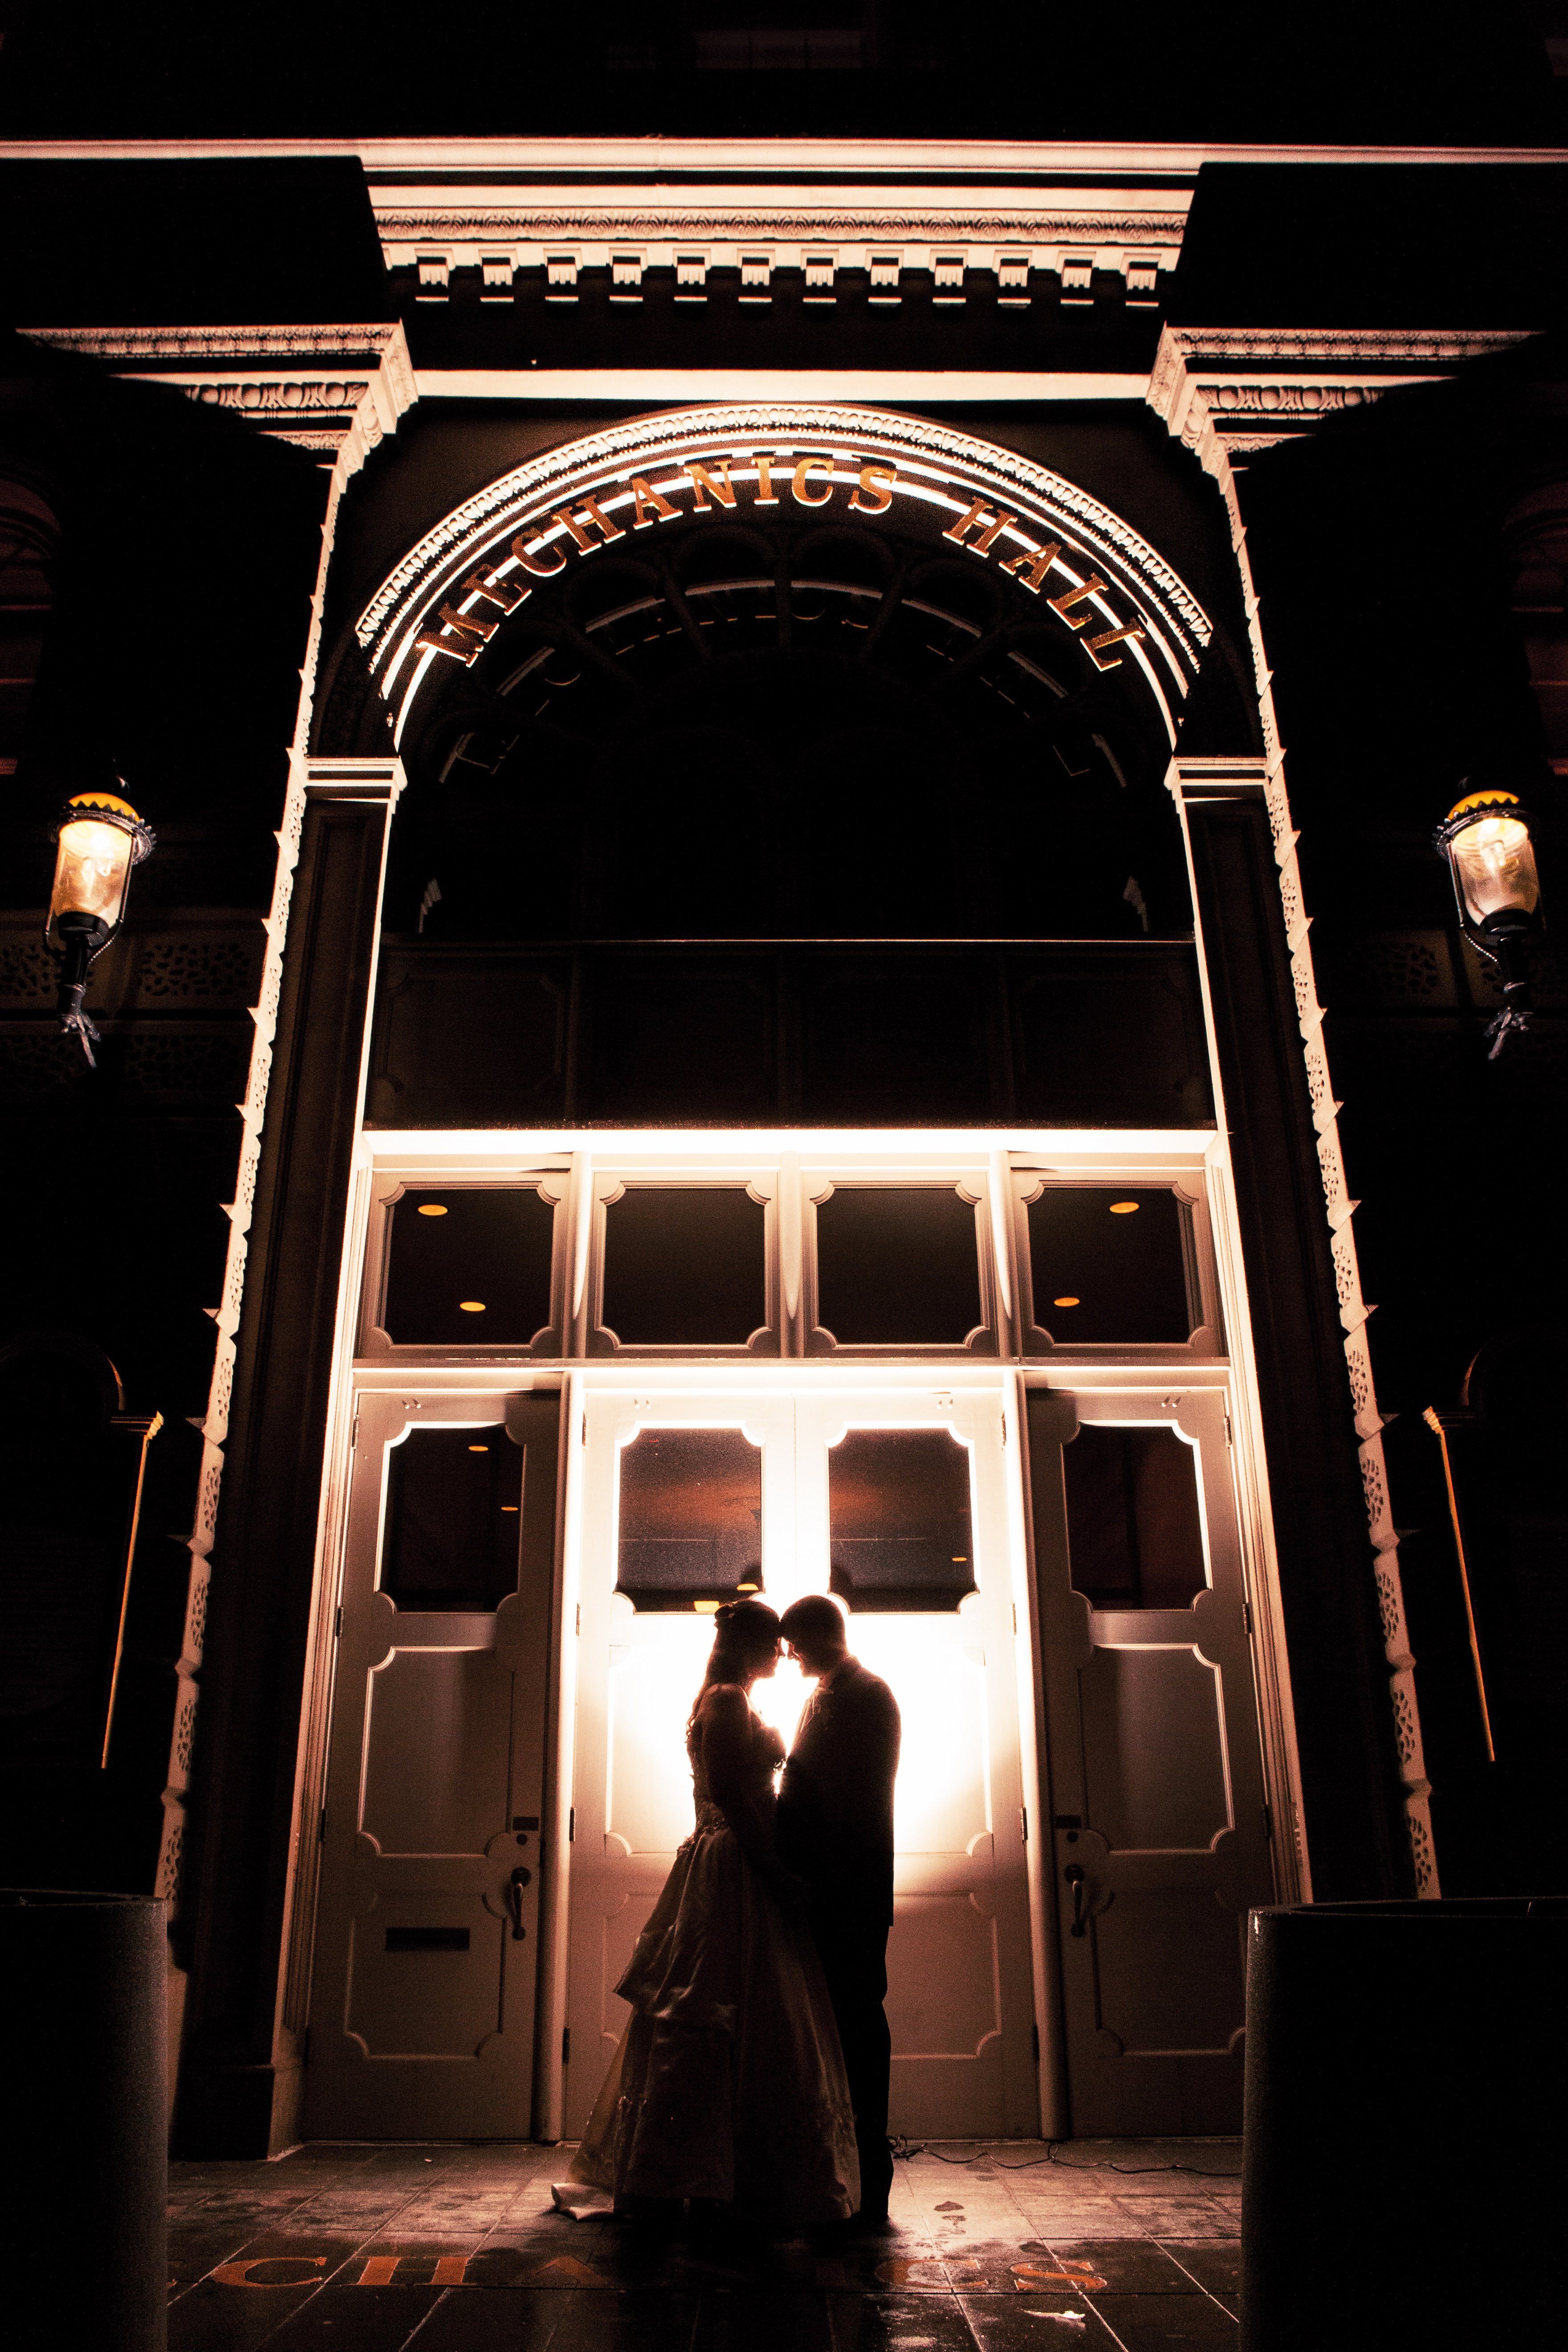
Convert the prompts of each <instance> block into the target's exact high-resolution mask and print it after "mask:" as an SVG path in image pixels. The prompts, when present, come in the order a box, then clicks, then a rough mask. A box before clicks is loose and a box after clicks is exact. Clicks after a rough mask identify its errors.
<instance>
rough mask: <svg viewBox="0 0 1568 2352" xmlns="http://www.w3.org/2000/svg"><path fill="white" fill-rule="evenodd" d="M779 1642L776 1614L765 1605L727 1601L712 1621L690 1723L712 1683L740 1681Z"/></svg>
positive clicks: (764, 1603)
mask: <svg viewBox="0 0 1568 2352" xmlns="http://www.w3.org/2000/svg"><path fill="white" fill-rule="evenodd" d="M778 1639H779V1613H778V1612H777V1610H773V1609H769V1607H768V1603H767V1601H725V1602H724V1603H723V1604H722V1606H721V1607H720V1608H719V1610H718V1611H717V1612H716V1615H715V1618H714V1621H713V1647H712V1649H711V1650H710V1651H709V1652H708V1658H707V1664H706V1667H705V1669H704V1671H703V1679H702V1689H701V1690H699V1691H698V1693H697V1695H696V1697H695V1699H694V1700H693V1702H692V1721H693V1722H695V1720H696V1712H697V1709H698V1707H699V1706H701V1705H702V1703H703V1691H706V1690H711V1689H712V1688H713V1686H714V1685H715V1684H716V1683H737V1682H741V1681H744V1679H745V1677H746V1676H747V1675H748V1674H750V1673H751V1672H752V1670H753V1668H754V1667H755V1666H756V1665H757V1664H758V1660H759V1659H762V1658H766V1657H767V1656H768V1654H769V1652H770V1651H771V1650H772V1649H773V1646H774V1644H775V1643H777V1641H778Z"/></svg>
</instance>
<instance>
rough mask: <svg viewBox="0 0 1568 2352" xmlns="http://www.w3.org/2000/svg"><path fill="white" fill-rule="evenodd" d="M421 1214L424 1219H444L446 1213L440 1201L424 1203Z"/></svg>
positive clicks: (420, 1210)
mask: <svg viewBox="0 0 1568 2352" xmlns="http://www.w3.org/2000/svg"><path fill="white" fill-rule="evenodd" d="M419 1213H420V1215H421V1216H422V1217H444V1215H445V1214H446V1212H445V1210H444V1208H443V1207H442V1206H441V1203H440V1202H438V1201H422V1202H420V1204H419Z"/></svg>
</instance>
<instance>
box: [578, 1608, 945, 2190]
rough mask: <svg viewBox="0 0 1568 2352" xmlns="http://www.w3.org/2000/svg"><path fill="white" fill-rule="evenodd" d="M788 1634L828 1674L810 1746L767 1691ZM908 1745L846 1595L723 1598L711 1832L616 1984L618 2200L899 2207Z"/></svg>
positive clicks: (597, 2137) (695, 1764)
mask: <svg viewBox="0 0 1568 2352" xmlns="http://www.w3.org/2000/svg"><path fill="white" fill-rule="evenodd" d="M784 1644H787V1645H788V1647H789V1654H790V1655H791V1656H792V1657H793V1658H795V1659H796V1660H797V1661H798V1663H799V1664H800V1669H801V1671H802V1673H804V1674H805V1675H808V1676H809V1677H810V1678H811V1679H812V1680H813V1681H814V1682H815V1684H816V1688H815V1690H814V1691H813V1692H812V1694H811V1696H810V1699H809V1700H808V1701H807V1704H806V1707H805V1710H804V1712H803V1714H802V1715H801V1717H800V1727H799V1729H798V1730H797V1732H796V1734H795V1741H794V1745H793V1747H792V1748H790V1750H789V1756H788V1758H786V1756H785V1753H784V1744H783V1741H782V1740H781V1739H780V1738H779V1734H778V1733H777V1732H776V1731H774V1730H773V1729H771V1728H770V1727H769V1726H768V1725H767V1724H765V1723H764V1722H763V1721H762V1720H761V1719H760V1717H758V1715H757V1714H756V1713H755V1711H754V1710H753V1708H752V1706H751V1699H750V1692H751V1688H752V1685H753V1684H754V1683H757V1682H758V1681H759V1680H761V1679H763V1678H764V1677H766V1676H767V1675H771V1674H772V1673H773V1671H774V1669H775V1667H776V1666H777V1664H778V1663H779V1649H780V1647H781V1646H782V1645H784ZM898 1741H899V1720H898V1708H897V1706H896V1704H895V1702H894V1696H893V1693H892V1692H891V1691H890V1690H889V1689H888V1687H887V1685H886V1684H885V1683H883V1682H879V1681H878V1679H877V1677H876V1676H875V1675H873V1674H868V1673H867V1672H866V1670H865V1668H864V1667H863V1666H862V1664H860V1663H859V1661H858V1660H857V1659H855V1658H852V1656H851V1655H850V1654H849V1647H848V1643H847V1641H846V1638H845V1632H844V1621H843V1618H842V1615H841V1612H840V1611H839V1609H838V1606H837V1604H836V1603H835V1602H834V1601H831V1600H829V1599H828V1597H827V1595H826V1594H825V1593H812V1594H810V1595H808V1596H807V1597H806V1598H805V1599H804V1600H801V1601H795V1602H794V1603H793V1605H792V1606H791V1607H790V1608H789V1609H787V1610H786V1611H785V1612H784V1614H783V1616H782V1618H779V1617H777V1616H775V1614H774V1612H773V1611H772V1610H771V1609H769V1608H768V1606H767V1605H766V1604H765V1603H764V1602H762V1601H728V1602H727V1603H726V1604H725V1606H724V1607H723V1608H722V1609H720V1611H719V1612H718V1615H717V1619H716V1626H715V1637H714V1645H713V1651H712V1654H711V1655H710V1656H709V1658H708V1662H707V1671H706V1674H705V1675H704V1676H703V1682H702V1688H701V1689H700V1690H699V1691H698V1693H697V1696H696V1702H695V1706H693V1708H692V1712H691V1717H690V1720H689V1721H688V1723H687V1726H686V1752H687V1754H688V1756H689V1757H690V1759H691V1766H692V1781H693V1790H694V1794H695V1803H696V1826H695V1830H694V1832H693V1833H692V1835H691V1836H690V1837H689V1838H688V1839H687V1840H686V1842H685V1845H683V1846H682V1848H681V1850H680V1852H679V1853H677V1854H676V1856H675V1864H674V1869H673V1870H672V1871H671V1873H670V1875H669V1877H668V1879H667V1880H666V1881H665V1884H664V1892H663V1894H662V1895H660V1897H659V1899H658V1902H657V1903H656V1904H655V1905H654V1906H653V1916H652V1917H651V1918H650V1919H649V1921H648V1924H647V1926H646V1927H645V1928H644V1929H643V1933H642V1935H641V1936H640V1937H639V1938H638V1940H637V1948H636V1950H635V1952H634V1953H633V1954H632V1965H631V1967H630V1968H629V1969H627V1971H626V1973H625V1975H624V1976H623V1977H622V1979H621V1981H620V1983H619V1985H618V1986H617V1987H616V1990H617V1991H618V1992H619V1993H620V1995H621V1997H622V2000H627V2001H630V2003H631V2005H632V2017H631V2021H630V2022H629V2023H628V2025H627V2028H626V2031H625V2032H624V2034H623V2035H622V2040H621V2046H620V2048H619V2049H618V2050H617V2052H616V2053H615V2056H614V2058H613V2060H612V2063H611V2067H610V2072H609V2074H608V2075H607V2076H606V2078H605V2083H604V2087H603V2089H602V2090H601V2093H600V2095H599V2100H598V2104H597V2105H595V2107H594V2110H593V2115H592V2117H591V2121H590V2124H589V2127H588V2132H587V2135H586V2137H585V2138H584V2140H583V2143H582V2147H581V2148H580V2151H579V2153H578V2156H577V2158H576V2160H575V2161H574V2163H573V2165H572V2174H573V2177H574V2179H579V2180H584V2181H589V2182H591V2183H593V2184H594V2185H595V2186H597V2187H599V2188H601V2189H612V2190H613V2192H614V2195H615V2200H616V2206H617V2210H621V2211H623V2212H627V2213H629V2214H633V2215H635V2214H638V2213H639V2212H642V2213H647V2212H648V2211H649V2210H650V2209H653V2210H657V2209H658V2208H661V2207H663V2208H664V2209H665V2210H673V2208H674V2205H675V2203H676V2201H677V2200H683V2199H690V2200H693V2210H694V2212H695V2213H700V2212H701V2211H703V2210H706V2211H707V2212H708V2213H709V2214H710V2215H711V2216H713V2217H714V2218H717V2217H719V2216H720V2215H721V2214H725V2213H728V2214H732V2215H733V2216H735V2217H736V2218H737V2219H739V2220H743V2221H754V2222H757V2223H759V2224H781V2225H785V2226H788V2227H789V2228H792V2229H801V2228H806V2227H810V2225H812V2224H814V2223H820V2222H830V2221H847V2220H848V2219H849V2218H850V2217H851V2216H852V2214H856V2213H857V2212H858V2213H859V2214H860V2215H861V2216H862V2219H864V2220H865V2221H868V2222H873V2221H877V2220H879V2219H883V2218H885V2216H886V2213H887V2194H888V2189H889V2187H890V2186H891V2183H892V2179H893V2162H892V2158H891V2154H890V2152H889V2148H888V2142H887V2084H888V2063H889V2051H890V2043H889V2037H888V2030H887V2019H886V2017H885V2015H884V2013H883V1995H884V1994H885V1992H886V1990H887V1972H886V1955H887V1931H888V1927H889V1925H890V1924H891V1922H892V1918H893V1783H894V1775H895V1774H896V1772H897V1770H898ZM780 1768H782V1780H781V1782H780V1785H779V1790H778V1792H777V1795H776V1794H775V1791H774V1777H775V1775H776V1774H777V1773H779V1770H780Z"/></svg>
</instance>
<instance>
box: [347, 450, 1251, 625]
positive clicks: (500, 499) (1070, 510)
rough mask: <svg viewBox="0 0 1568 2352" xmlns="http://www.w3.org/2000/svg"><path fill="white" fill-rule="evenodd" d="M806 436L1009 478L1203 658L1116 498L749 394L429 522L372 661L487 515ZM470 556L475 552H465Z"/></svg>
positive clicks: (373, 619)
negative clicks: (643, 471)
mask: <svg viewBox="0 0 1568 2352" xmlns="http://www.w3.org/2000/svg"><path fill="white" fill-rule="evenodd" d="M795 434H799V435H801V436H807V439H808V442H809V443H816V444H821V443H823V442H826V441H831V440H833V439H835V438H838V439H841V440H842V441H843V442H845V443H848V444H850V445H852V446H853V445H857V444H869V443H872V442H877V443H880V444H881V445H882V446H883V447H886V448H891V449H894V450H902V451H904V452H905V453H906V454H907V456H908V458H909V460H910V462H911V464H917V463H919V462H920V461H921V460H922V459H925V460H927V461H930V460H933V459H936V460H944V459H945V460H946V461H947V462H948V463H950V464H951V465H953V466H954V467H956V468H958V469H962V470H965V471H968V472H971V473H975V474H978V475H984V476H987V477H988V478H990V479H992V480H994V481H1002V482H1006V483H1008V484H1009V486H1011V488H1013V489H1014V490H1015V491H1016V492H1017V493H1019V494H1021V495H1022V496H1023V497H1025V498H1027V499H1032V500H1036V501H1038V502H1039V503H1040V505H1041V506H1043V507H1044V508H1045V509H1047V510H1048V511H1050V512H1054V513H1056V514H1060V515H1061V516H1062V517H1063V518H1064V519H1066V520H1069V522H1070V525H1071V528H1073V529H1074V530H1076V531H1077V533H1078V534H1079V536H1080V537H1082V539H1084V540H1085V541H1094V540H1098V541H1099V542H1100V553H1101V556H1102V560H1109V561H1112V562H1116V563H1117V564H1118V565H1119V566H1120V567H1123V568H1124V569H1125V570H1126V571H1127V572H1130V573H1131V574H1132V575H1133V576H1134V578H1135V579H1136V580H1137V582H1138V583H1139V584H1140V585H1141V586H1142V587H1143V589H1144V590H1145V593H1146V594H1147V595H1148V596H1149V597H1150V598H1151V600H1153V601H1154V602H1155V603H1157V604H1159V605H1160V607H1161V608H1162V611H1163V613H1164V614H1165V616H1166V620H1167V621H1168V622H1170V623H1171V624H1173V625H1174V628H1175V631H1176V633H1177V635H1178V636H1179V637H1182V638H1185V640H1186V642H1185V643H1183V644H1182V651H1183V653H1184V654H1185V655H1186V658H1187V659H1188V661H1189V662H1191V663H1192V665H1193V667H1195V668H1196V667H1197V657H1198V655H1199V653H1200V652H1201V649H1202V648H1203V647H1204V646H1207V643H1208V641H1209V638H1210V636H1211V635H1212V634H1213V625H1212V624H1211V622H1210V621H1209V618H1208V615H1207V613H1205V611H1204V610H1203V607H1202V606H1201V605H1200V604H1198V602H1197V598H1196V597H1195V596H1194V595H1193V593H1192V592H1191V590H1190V589H1189V588H1187V587H1186V583H1184V582H1183V581H1182V580H1181V579H1179V578H1178V576H1177V575H1176V572H1174V571H1173V570H1172V569H1171V567H1170V565H1169V564H1168V563H1166V561H1165V559H1164V557H1163V556H1161V555H1159V554H1158V553H1157V552H1156V551H1155V549H1154V548H1152V547H1151V546H1150V545H1149V544H1148V542H1147V541H1145V540H1144V539H1142V538H1140V537H1139V535H1138V534H1137V532H1135V531H1134V530H1132V529H1131V527H1130V526H1129V525H1128V524H1127V523H1125V522H1124V520H1122V518H1121V516H1119V515H1117V514H1115V513H1114V512H1113V510H1112V509H1110V508H1108V507H1104V506H1102V505H1101V504H1100V502H1099V500H1098V499H1092V498H1091V497H1090V496H1089V494H1088V492H1087V491H1084V490H1081V489H1080V488H1078V487H1077V485H1076V484H1075V483H1072V482H1069V481H1067V480H1065V479H1063V478H1062V477H1061V475H1058V474H1052V473H1050V472H1048V471H1047V470H1046V468H1045V467H1042V466H1036V465H1034V464H1032V463H1031V462H1030V460H1029V459H1028V458H1026V457H1019V456H1018V455H1017V454H1016V453H1015V452H1014V451H1012V450H1010V449H1004V448H1001V447H1000V446H998V445H996V444H995V443H992V442H988V441H981V440H979V439H977V438H976V437H974V436H970V435H968V434H965V433H957V432H955V431H954V430H952V429H951V428H950V427H948V426H945V425H931V424H926V423H923V422H916V421H915V420H914V419H912V418H906V417H904V416H900V415H897V414H895V413H894V412H892V411H884V410H878V409H863V408H848V407H838V406H828V405H821V406H818V405H810V406H808V405H800V404H782V403H781V404H776V405H775V404H768V405H766V406H764V405H761V404H754V403H746V404H728V405H726V406H722V407H714V408H701V409H692V408H687V409H675V410H668V411H665V412H664V413H662V414H660V415H653V416H650V417H645V418H639V419H636V420H633V421H632V422H630V423H628V424H625V425H614V426H611V427H609V428H607V429H606V430H605V431H603V432H601V433H595V434H590V435H588V436H585V437H584V438H583V439H581V440H578V441H573V442H570V443H569V444H567V445H566V446H564V447H562V448H558V449H554V450H550V451H549V452H547V453H545V454H544V455H543V456H541V457H537V458H533V459H531V460H530V461H529V462H528V464H527V465H526V466H519V467H516V468H515V469H514V470H513V471H512V472H511V473H509V474H504V475H502V476H501V477H500V478H498V479H497V481H494V482H492V483H490V484H489V485H488V486H487V487H486V488H485V489H483V490H481V491H479V492H478V493H477V494H476V496H475V497H474V498H472V499H467V500H466V501H465V503H464V504H463V505H462V506H461V507H457V508H455V509H454V510H453V512H452V513H451V514H449V515H447V516H446V517H444V520H442V521H441V522H439V523H438V524H437V525H436V526H435V528H434V530H431V531H428V532H427V533H426V534H425V536H424V538H423V540H421V541H420V542H419V544H418V546H417V547H414V548H412V549H411V550H410V551H409V552H408V554H407V555H406V556H404V558H403V559H402V562H401V563H399V564H398V565H397V566H396V567H395V568H394V569H393V570H392V572H389V574H388V575H387V578H386V579H385V580H384V581H383V582H382V585H381V587H380V588H379V589H378V590H377V592H376V593H375V595H374V596H373V597H372V598H371V602H370V603H369V604H367V605H366V607H365V609H364V611H363V613H362V614H361V616H360V619H359V621H358V623H357V624H356V634H357V635H358V637H359V641H360V643H361V646H364V648H365V649H366V651H367V653H368V654H369V656H370V659H371V665H372V667H374V666H376V665H377V664H379V662H380V661H381V659H382V656H383V655H384V654H385V652H386V650H387V648H388V645H389V643H390V640H391V637H392V632H393V630H394V628H395V627H396V626H397V625H401V622H402V620H403V619H405V618H409V617H411V615H410V614H409V613H408V612H407V610H406V607H408V606H409V605H410V604H413V603H414V602H416V601H418V602H423V601H424V600H425V599H426V598H427V596H428V594H429V592H430V590H431V588H432V586H433V584H434V580H435V578H436V576H437V575H438V574H439V572H440V571H441V569H442V567H443V566H444V564H445V563H446V562H449V561H450V560H451V559H452V558H453V557H454V556H455V554H456V553H457V552H458V551H462V550H465V549H467V548H468V547H469V546H471V544H472V543H473V542H474V541H476V540H478V539H479V538H481V537H482V536H483V534H484V532H485V530H486V526H487V525H493V524H494V522H495V520H497V518H498V517H499V516H501V515H502V514H504V513H507V511H508V510H512V511H516V512H517V513H523V512H526V510H527V509H528V508H529V507H531V506H533V505H535V504H541V505H542V504H543V503H544V501H545V499H546V497H547V494H548V497H549V499H552V500H556V501H558V502H559V501H560V500H563V499H570V498H573V497H575V496H576V495H577V494H578V491H577V485H578V484H580V483H586V482H590V481H591V480H593V479H595V478H597V477H600V476H601V475H603V474H604V473H606V472H608V471H612V470H613V469H615V468H617V467H624V468H626V469H627V470H628V471H631V470H635V469H637V468H638V467H643V466H651V465H655V464H658V463H660V462H661V461H662V460H664V458H666V457H674V456H675V455H677V453H678V452H679V451H681V450H682V449H684V448H686V447H689V446H692V445H693V444H694V443H695V442H698V441H700V442H703V443H706V444H707V445H708V446H710V447H713V448H722V447H723V446H725V444H726V443H727V442H728V443H730V444H731V445H732V446H735V447H737V448H739V447H742V446H744V445H745V444H746V443H747V441H750V440H754V439H756V438H757V437H758V436H763V435H766V436H769V437H773V436H781V435H795ZM465 560H466V558H465Z"/></svg>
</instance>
